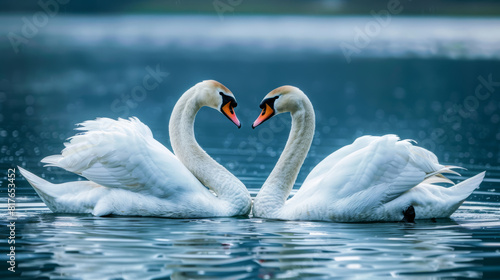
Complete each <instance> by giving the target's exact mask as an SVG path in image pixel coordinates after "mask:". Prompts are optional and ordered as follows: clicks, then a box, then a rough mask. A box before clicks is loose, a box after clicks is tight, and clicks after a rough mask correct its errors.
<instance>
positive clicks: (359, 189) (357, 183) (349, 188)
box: [253, 86, 484, 222]
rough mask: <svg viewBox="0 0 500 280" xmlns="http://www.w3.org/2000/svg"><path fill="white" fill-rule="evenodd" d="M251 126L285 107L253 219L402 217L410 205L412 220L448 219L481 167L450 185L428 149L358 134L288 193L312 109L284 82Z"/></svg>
mask: <svg viewBox="0 0 500 280" xmlns="http://www.w3.org/2000/svg"><path fill="white" fill-rule="evenodd" d="M261 108H262V109H263V111H262V114H261V116H260V117H259V118H258V119H257V120H256V121H255V123H254V125H253V127H255V126H257V125H259V124H261V123H262V122H263V121H265V120H267V119H269V118H271V117H272V116H274V115H275V114H279V113H283V112H290V113H291V115H292V128H291V132H290V136H289V138H288V141H287V144H286V146H285V149H284V150H283V153H282V155H281V156H280V158H279V160H278V163H277V164H276V166H275V168H274V169H273V171H272V172H271V174H270V175H269V177H268V179H267V180H266V182H265V183H264V185H263V186H262V188H261V190H260V191H259V193H258V194H257V197H256V198H255V201H254V207H253V215H254V216H255V217H263V218H273V219H283V220H323V221H336V222H373V221H401V220H402V219H403V217H404V215H403V211H405V210H406V209H408V208H409V207H411V206H413V207H414V209H415V213H416V218H417V219H426V218H443V217H449V216H450V215H451V214H452V213H453V212H454V211H455V210H456V209H457V208H458V207H459V206H460V205H461V204H462V202H463V201H464V200H465V199H466V198H467V197H468V196H469V195H470V194H471V193H472V191H473V190H474V189H476V188H477V187H478V186H479V184H480V183H481V181H482V179H483V178H484V172H483V173H481V174H478V175H476V176H474V177H472V178H470V179H468V180H466V181H463V182H461V183H459V184H457V185H454V186H453V187H450V188H445V187H442V186H439V185H436V184H435V183H451V181H450V180H448V179H446V178H445V177H444V176H443V175H441V173H450V172H453V171H451V170H450V168H452V167H447V166H443V165H441V164H439V162H438V160H437V157H436V156H435V155H434V154H433V153H432V152H430V151H428V150H425V149H423V148H420V147H417V146H414V145H412V144H411V143H410V141H406V140H404V141H400V140H399V138H398V137H397V136H395V135H385V136H382V137H376V136H363V137H360V138H358V139H357V140H356V141H354V143H353V144H351V145H348V146H345V147H343V148H341V149H340V150H338V151H336V152H334V153H333V154H331V155H330V156H328V157H327V158H325V159H324V160H323V161H322V162H320V163H319V164H318V165H317V166H316V167H315V168H314V169H313V170H312V171H311V173H310V174H309V175H308V176H307V178H306V179H305V181H304V183H303V184H302V186H301V187H300V189H299V190H298V191H297V193H296V194H295V195H294V196H293V197H292V198H291V199H289V200H287V197H288V195H289V194H290V191H291V189H292V187H293V184H294V183H295V179H296V178H297V174H298V172H299V170H300V167H301V165H302V163H303V161H304V159H305V157H306V155H307V153H308V151H309V147H310V145H311V142H312V139H313V134H314V122H315V117H314V110H313V107H312V104H311V102H310V101H309V99H308V98H307V96H306V95H305V94H304V93H303V92H302V91H300V90H299V89H298V88H295V87H291V86H284V87H280V88H277V89H275V90H274V91H272V92H271V93H269V94H268V95H267V96H266V97H265V98H264V100H263V101H262V103H261Z"/></svg>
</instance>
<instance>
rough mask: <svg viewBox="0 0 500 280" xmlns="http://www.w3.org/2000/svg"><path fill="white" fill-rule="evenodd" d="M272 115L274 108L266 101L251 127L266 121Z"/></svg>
mask: <svg viewBox="0 0 500 280" xmlns="http://www.w3.org/2000/svg"><path fill="white" fill-rule="evenodd" d="M272 116H274V110H273V108H271V106H269V104H267V103H266V106H265V107H264V108H263V109H262V113H261V114H260V116H259V117H258V118H257V119H256V120H255V122H253V124H252V128H256V127H257V126H258V125H260V124H261V123H263V122H265V121H267V120H268V119H270V118H271V117H272Z"/></svg>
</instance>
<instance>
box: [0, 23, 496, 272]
mask: <svg viewBox="0 0 500 280" xmlns="http://www.w3.org/2000/svg"><path fill="white" fill-rule="evenodd" d="M22 16H23V15H19V16H9V17H7V16H3V17H0V22H1V24H0V33H1V34H2V36H1V37H0V49H1V50H2V53H4V54H5V55H1V56H0V65H2V68H0V143H1V144H0V172H2V173H1V176H0V177H2V181H1V185H0V194H1V196H2V197H7V184H8V182H7V170H8V169H9V168H15V167H16V166H17V165H19V166H22V167H24V168H26V169H28V170H30V171H32V172H34V173H35V174H38V175H41V176H42V177H44V178H46V179H48V180H51V181H53V182H64V181H69V180H73V179H75V178H77V177H76V176H74V175H71V174H68V173H67V172H64V171H61V170H59V169H56V168H44V167H42V165H41V163H39V161H40V159H42V158H43V157H44V156H47V155H51V154H55V153H58V152H60V150H61V149H62V148H63V145H62V143H63V142H64V140H65V139H66V138H67V137H70V136H72V135H73V134H74V133H75V131H73V130H72V129H73V128H74V124H75V123H79V122H82V121H84V120H87V119H93V118H96V117H111V118H117V117H129V116H137V117H139V118H140V119H141V120H142V121H143V122H144V123H146V124H147V125H149V126H150V127H151V129H152V131H153V133H154V135H155V138H156V139H158V140H159V141H160V142H162V143H164V144H165V145H166V146H167V147H170V145H169V140H168V132H167V124H168V119H169V116H170V112H171V110H172V108H173V106H174V104H175V102H176V100H177V98H178V97H179V96H180V95H181V94H182V92H184V91H185V90H186V89H187V88H188V87H190V86H191V85H193V84H194V83H196V82H198V81H200V80H203V79H209V78H211V79H216V80H219V81H221V82H222V83H224V84H225V85H226V86H228V87H229V88H230V89H231V90H232V91H233V92H234V94H235V96H236V98H237V100H238V103H239V106H238V108H237V109H236V112H237V114H238V117H239V118H240V120H241V121H242V124H243V127H242V129H240V130H237V129H236V128H235V127H234V125H233V124H231V123H229V122H228V121H227V120H226V119H225V118H224V117H222V116H220V115H219V114H218V113H217V112H215V111H214V110H210V109H203V110H202V111H201V112H200V113H199V115H198V118H197V121H196V125H195V131H196V137H197V139H198V141H199V142H200V144H201V145H202V147H204V148H205V149H206V150H207V152H208V153H209V154H210V155H212V156H213V157H214V158H215V159H216V160H217V161H219V162H220V163H221V164H223V165H224V166H226V168H228V169H229V170H230V171H231V172H233V173H234V174H235V175H236V176H238V177H239V178H240V179H241V180H242V181H243V182H244V183H245V185H246V186H247V187H248V188H249V190H250V192H251V194H252V196H255V194H256V193H257V191H258V189H259V188H260V186H261V185H262V183H263V182H264V180H265V178H266V177H267V175H268V174H269V172H270V170H271V168H272V167H273V166H274V164H275V162H276V160H277V158H278V156H279V154H280V153H281V151H282V149H283V147H284V144H285V141H286V137H287V136H288V135H287V133H288V130H289V129H290V117H289V116H279V117H275V118H273V120H271V121H269V122H266V123H265V124H263V125H262V126H260V127H259V128H257V129H256V130H252V129H251V128H250V124H251V123H252V122H253V120H254V119H255V118H256V117H257V115H258V114H259V111H260V110H259V108H258V104H259V103H260V100H261V99H262V97H263V96H264V95H265V94H266V93H267V92H268V91H270V90H272V89H273V88H275V87H278V86H280V85H283V84H292V85H296V86H298V87H300V88H301V89H303V90H304V91H305V92H306V93H307V94H308V95H309V97H310V99H311V101H312V102H313V105H314V106H315V110H316V115H317V122H316V123H317V129H316V134H315V139H314V141H313V146H312V147H311V151H310V153H309V155H308V158H307V159H306V161H305V163H304V165H303V167H302V171H301V173H300V175H299V178H298V180H297V183H296V186H295V189H297V188H298V187H300V184H301V182H302V181H303V180H304V178H305V176H306V175H307V173H308V171H309V170H311V169H312V168H313V167H314V166H315V165H316V164H317V163H318V162H319V161H320V160H321V159H323V158H324V157H325V156H327V155H328V154H330V153H331V152H333V151H335V150H336V149H338V148H340V147H342V146H344V145H346V144H349V143H351V142H352V141H353V140H354V139H355V138H356V137H359V136H361V135H364V134H374V135H381V134H386V133H395V134H398V135H399V136H401V138H405V139H406V138H410V139H415V140H417V141H418V142H419V144H420V145H421V146H424V147H426V148H428V149H431V150H432V151H434V152H435V153H436V155H437V156H438V157H439V158H440V160H441V161H442V162H444V163H446V164H454V165H460V166H464V167H466V168H467V170H465V171H463V172H462V174H463V177H465V178H467V177H470V176H472V175H474V174H477V173H478V172H481V171H483V170H486V171H487V174H486V179H485V181H484V182H483V184H482V185H481V187H480V189H478V190H477V191H475V192H474V193H473V195H472V196H471V197H470V198H469V199H468V200H467V202H465V203H464V205H463V206H462V207H461V208H460V209H459V210H458V211H457V212H456V213H455V214H454V215H453V216H452V217H451V219H445V220H437V221H435V222H433V221H418V222H417V224H414V225H408V224H398V223H374V224H338V223H324V222H295V221H294V222H285V221H273V220H263V219H256V218H214V219H199V220H194V219H193V220H191V219H162V218H149V217H105V218H96V217H91V216H87V215H60V214H53V213H51V212H50V210H48V208H47V207H46V206H45V205H44V204H43V203H42V202H41V200H40V199H39V198H38V196H37V195H36V194H35V192H34V191H33V189H32V188H31V187H30V186H29V184H28V183H27V182H26V181H25V180H24V179H23V178H22V177H21V176H20V174H19V173H16V175H17V177H16V180H15V184H16V212H15V213H16V215H17V220H16V231H15V234H16V235H15V236H16V265H17V267H16V273H15V274H13V273H11V272H9V271H7V264H6V260H7V256H6V253H8V251H7V249H9V248H8V246H7V244H6V241H7V239H5V238H4V237H2V240H1V242H2V243H1V246H2V254H1V255H0V262H1V264H0V275H1V276H2V279H8V278H9V277H11V278H13V279H47V278H51V279H52V278H53V279H139V278H140V279H168V278H169V277H170V278H172V279H193V278H194V279H244V278H246V279H273V278H284V279H296V278H307V279H331V278H334V277H337V278H349V279H351V278H356V277H357V278H361V279H365V278H373V279H378V278H379V279H387V278H403V279H407V278H410V279H439V278H448V279H449V278H485V279H495V278H497V276H496V275H497V274H498V272H500V266H499V264H500V241H499V238H498V236H500V207H499V206H500V146H499V145H498V141H499V140H500V129H499V127H500V125H499V123H500V110H499V108H500V98H499V96H498V91H499V90H500V88H499V87H498V86H497V84H495V83H496V82H497V81H500V70H499V69H500V67H499V66H500V62H499V58H500V48H499V47H498V43H497V42H498V41H499V40H500V34H499V33H498V32H496V30H498V27H499V26H500V21H499V20H497V19H471V18H469V19H458V18H446V19H444V18H393V19H392V23H391V24H390V25H389V26H387V27H386V28H384V29H383V30H382V31H381V33H380V35H378V36H374V37H372V38H371V41H370V43H369V44H368V45H367V46H366V47H365V48H363V49H362V50H361V52H360V53H359V54H355V55H353V56H352V60H351V62H348V61H347V60H346V58H345V57H344V55H343V53H342V51H341V49H340V48H339V44H340V43H342V42H350V41H352V34H353V32H354V29H355V28H356V27H361V28H362V27H363V26H364V25H365V24H366V23H367V22H370V21H371V20H372V19H371V18H366V17H365V18H363V17H338V18H328V17H320V18H309V17H226V18H224V20H223V21H219V19H218V17H206V16H177V17H175V16H174V17H140V16H130V17H64V16H58V17H56V18H53V19H51V21H50V23H49V24H48V25H47V26H46V27H45V28H43V29H40V31H39V32H38V33H37V34H36V36H34V37H33V38H31V39H30V40H29V43H28V44H26V45H23V46H22V48H21V49H20V52H19V53H18V54H15V53H14V52H13V49H12V47H11V46H10V44H9V42H8V41H7V40H6V39H5V38H6V37H5V36H4V35H5V34H8V32H20V29H21V25H22V21H21V20H20V18H21V17H22ZM27 16H29V15H27ZM433 26H440V28H439V29H434V28H432V27H433ZM250 27H251V28H250ZM313 31H314V32H313ZM405 32H406V33H408V34H410V33H411V35H412V36H407V35H405V34H406V33H405ZM150 71H157V72H159V73H160V74H159V76H158V77H157V78H158V79H157V80H155V81H156V82H157V87H155V88H154V89H152V90H147V91H145V93H142V92H138V91H137V92H134V91H133V89H134V88H135V87H137V86H141V85H143V79H144V77H145V76H146V75H147V74H148V73H150ZM481 79H483V80H486V81H488V79H490V80H492V81H493V82H494V83H493V85H492V91H484V90H487V87H485V86H484V84H483V83H482V82H481V81H482V80H481ZM480 85H483V87H482V88H481V91H480V93H481V94H480V95H477V93H476V89H477V88H478V86H480ZM488 93H489V94H488ZM450 178H451V179H452V180H454V181H457V182H458V181H460V180H463V178H461V177H458V176H451V177H450ZM292 194H293V193H292ZM0 206H1V207H0V217H2V219H1V221H2V227H1V228H2V230H1V231H0V232H2V236H7V235H4V233H5V234H8V231H7V227H6V226H5V224H6V223H8V221H9V220H8V216H7V215H8V212H7V209H6V208H7V204H6V199H3V200H2V203H1V204H0Z"/></svg>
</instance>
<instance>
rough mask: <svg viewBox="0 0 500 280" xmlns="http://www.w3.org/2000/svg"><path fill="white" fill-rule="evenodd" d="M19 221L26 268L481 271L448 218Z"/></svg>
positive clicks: (178, 275)
mask: <svg viewBox="0 0 500 280" xmlns="http://www.w3.org/2000/svg"><path fill="white" fill-rule="evenodd" d="M110 221H112V222H110ZM24 224H25V228H24V229H23V239H22V245H23V246H26V248H29V249H30V250H33V255H32V258H31V259H29V260H25V261H23V266H24V268H23V271H25V272H26V273H27V274H26V275H29V274H30V273H32V274H33V275H38V276H47V277H50V276H52V277H54V276H59V275H79V276H80V277H83V278H104V277H115V278H116V277H118V276H119V275H120V274H121V273H123V275H127V276H128V277H140V278H142V279H146V278H158V277H168V276H170V277H171V278H172V279H188V278H217V279H236V278H238V279H240V278H245V277H247V278H250V279H252V278H257V277H260V278H262V279H266V278H275V277H276V278H277V277H315V276H317V277H322V276H323V277H334V276H350V275H351V276H352V275H357V276H360V277H370V278H380V279H383V278H387V277H390V276H401V275H416V276H425V275H426V273H429V275H434V276H436V275H439V276H441V277H458V276H462V277H466V276H468V277H471V276H472V277H478V276H480V275H481V274H480V273H481V272H480V271H477V270H474V267H475V266H478V265H480V262H477V261H480V260H481V259H482V257H481V254H480V253H481V252H477V250H478V249H477V246H476V245H477V243H478V242H481V241H482V240H480V239H477V238H473V236H472V234H471V231H469V230H467V229H466V228H463V227H461V226H460V225H459V224H457V223H456V222H454V221H453V220H450V219H444V220H438V223H432V222H428V223H426V222H419V223H417V224H404V223H397V224H371V223H370V224H338V223H325V222H297V221H287V222H283V221H276V220H263V219H258V218H255V219H235V218H214V219H197V220H186V219H164V218H144V217H142V218H141V217H111V218H99V217H90V216H81V215H77V216H75V215H72V216H65V215H61V214H59V215H55V214H42V215H36V216H33V217H30V218H27V219H26V221H25V223H24ZM40 244H43V245H40ZM474 246H476V247H474ZM474 251H476V252H475V253H474ZM471 252H473V253H474V254H469V253H471ZM103 264H106V265H103ZM47 267H50V269H48V268H47ZM42 270H43V271H42ZM23 273H24V272H23ZM23 275H25V274H23Z"/></svg>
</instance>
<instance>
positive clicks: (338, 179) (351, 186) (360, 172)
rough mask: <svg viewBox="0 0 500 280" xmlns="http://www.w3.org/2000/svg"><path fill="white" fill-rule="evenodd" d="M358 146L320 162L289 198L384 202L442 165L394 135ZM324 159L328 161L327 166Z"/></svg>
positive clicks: (362, 202) (409, 187) (428, 154)
mask: <svg viewBox="0 0 500 280" xmlns="http://www.w3.org/2000/svg"><path fill="white" fill-rule="evenodd" d="M369 140H370V141H368V142H369V143H363V144H366V145H364V147H360V148H359V149H351V150H350V153H347V151H346V154H344V155H342V157H341V158H337V159H336V161H334V160H333V159H331V160H329V162H326V163H322V164H323V166H321V169H320V170H322V171H323V173H322V174H320V173H319V172H318V173H317V174H315V176H314V177H311V178H310V179H309V180H307V182H305V183H304V184H306V183H307V184H308V185H306V186H305V187H306V188H305V189H304V191H303V190H302V187H301V189H300V190H299V191H298V192H297V194H296V195H295V196H294V197H293V198H292V199H295V200H307V199H311V198H313V200H314V198H316V199H318V198H319V197H322V198H324V199H329V200H330V201H338V200H340V199H344V198H348V199H350V198H354V197H356V199H354V200H352V201H356V202H358V203H361V204H366V205H372V206H374V205H373V204H376V205H379V204H381V203H386V202H388V201H390V200H392V199H394V198H396V197H398V196H399V195H401V194H402V193H404V192H406V191H408V190H409V189H411V188H413V187H414V186H416V185H417V184H419V183H420V182H422V181H423V180H424V179H425V178H426V177H427V176H428V174H432V173H433V172H436V171H438V170H445V169H446V168H445V167H444V166H442V165H440V164H439V163H438V162H437V158H436V156H435V155H434V154H432V153H431V152H429V151H427V150H425V149H422V148H419V147H416V146H413V145H412V144H411V143H410V142H409V141H399V138H398V137H397V136H395V135H386V136H382V137H375V138H370V139H369ZM327 163H331V164H332V165H331V166H330V167H329V168H328V166H327V165H326V164H327Z"/></svg>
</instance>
